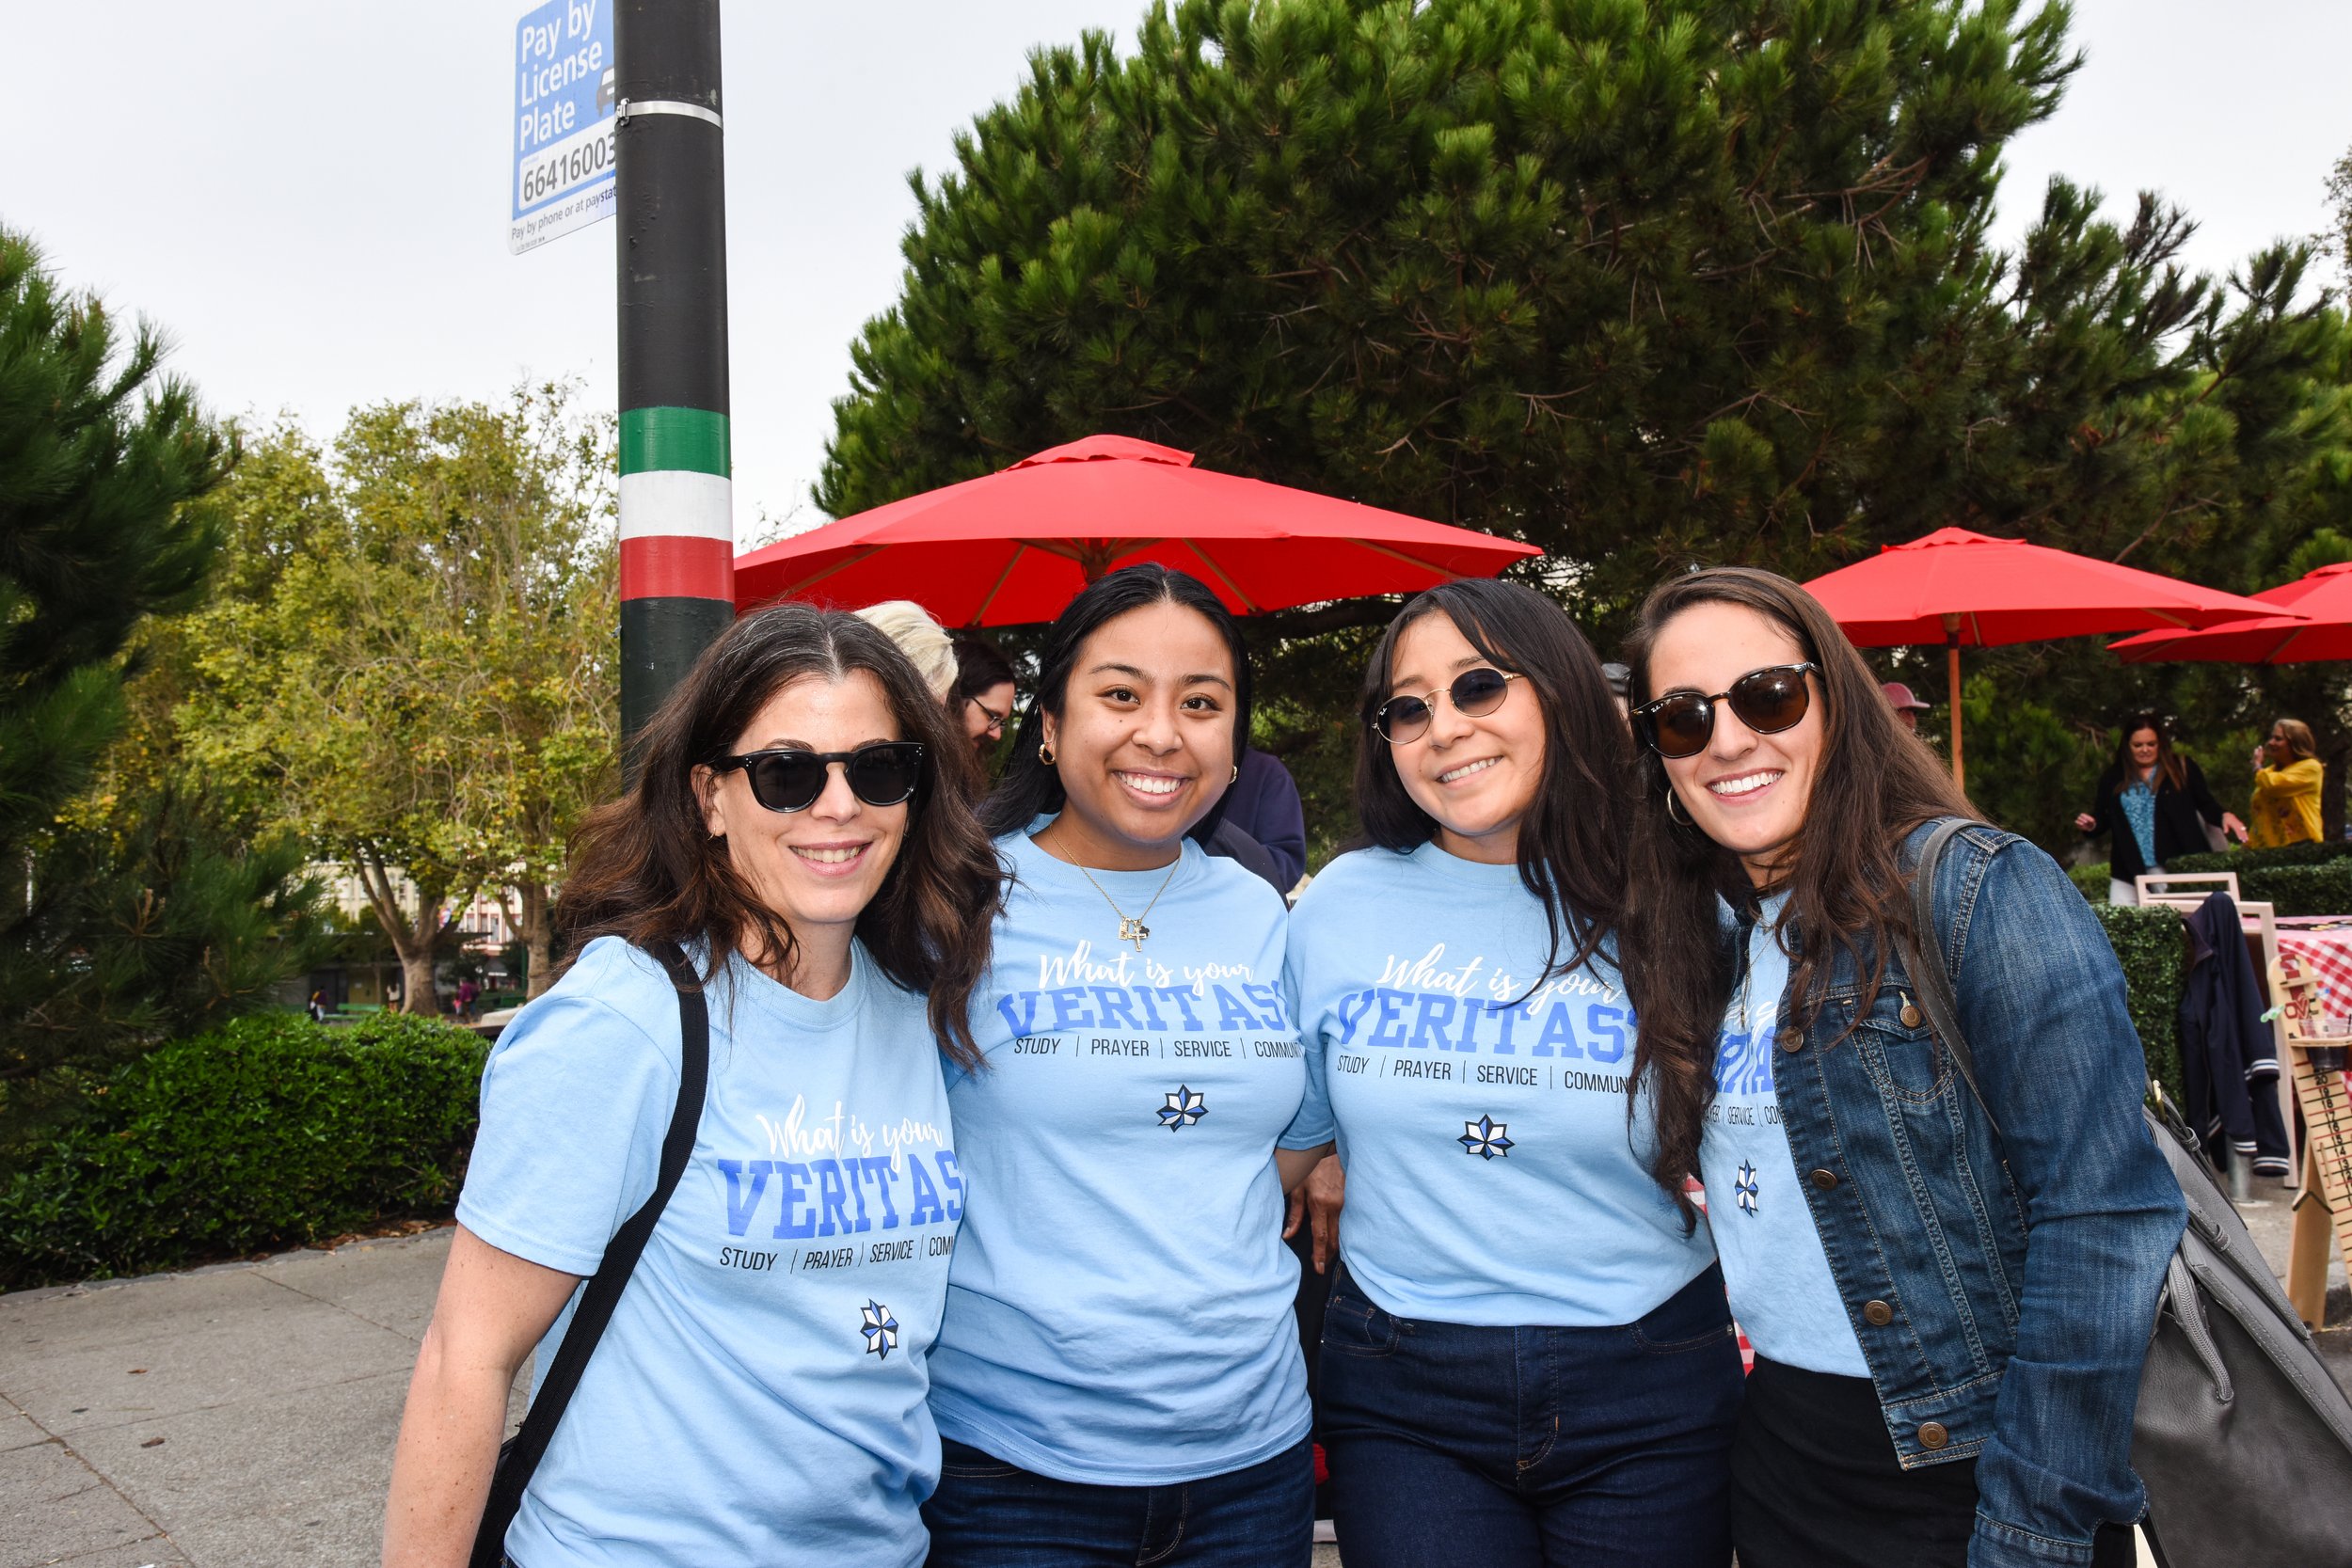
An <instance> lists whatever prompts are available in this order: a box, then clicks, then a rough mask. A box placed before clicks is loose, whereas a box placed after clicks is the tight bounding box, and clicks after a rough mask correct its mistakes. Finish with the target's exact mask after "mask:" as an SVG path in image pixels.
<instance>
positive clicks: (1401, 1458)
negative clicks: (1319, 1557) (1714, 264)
mask: <svg viewBox="0 0 2352 1568" xmlns="http://www.w3.org/2000/svg"><path fill="white" fill-rule="evenodd" d="M1362 718H1363V729H1362V731H1361V734H1360V744H1359V752H1358V762H1357V768H1356V801H1357V810H1358V813H1359V817H1360V819H1361V821H1362V824H1363V829H1364V834H1365V836H1366V837H1367V838H1369V839H1370V840H1371V841H1372V845H1373V847H1369V848H1364V849H1359V850H1356V851H1355V852H1353V853H1350V854H1346V855H1343V856H1341V857H1339V858H1338V859H1337V860H1335V861H1333V862H1332V863H1331V864H1330V865H1329V866H1327V868H1325V870H1324V872H1323V873H1322V875H1320V876H1319V877H1317V878H1316V879H1314V881H1313V882H1312V883H1311V885H1310V886H1309V887H1308V889H1307V892H1306V894H1305V895H1303V896H1302V897H1301V898H1300V900H1299V903H1298V908H1297V910H1296V911H1295V913H1294V915H1293V917H1292V922H1291V940H1290V960H1289V971H1288V973H1289V976H1290V990H1291V995H1292V998H1293V1000H1294V1001H1295V1004H1296V1005H1297V1007H1298V1011H1299V1022H1300V1030H1301V1035H1302V1037H1303V1038H1304V1040H1305V1041H1306V1044H1307V1051H1308V1057H1309V1064H1310V1072H1311V1082H1312V1083H1313V1085H1315V1087H1316V1089H1317V1090H1318V1091H1319V1093H1318V1099H1327V1109H1328V1115H1329V1117H1330V1120H1329V1121H1328V1122H1325V1123H1323V1124H1322V1125H1321V1126H1317V1125H1312V1124H1311V1123H1310V1122H1309V1121H1308V1120H1307V1119H1306V1118H1304V1117H1302V1120H1301V1125H1300V1127H1299V1129H1298V1130H1297V1131H1298V1132H1299V1134H1300V1136H1302V1137H1304V1136H1311V1135H1314V1134H1317V1133H1319V1132H1323V1131H1324V1130H1325V1129H1326V1128H1327V1127H1331V1126H1334V1125H1335V1126H1336V1131H1337V1134H1338V1140H1339V1148H1340V1158H1341V1161H1342V1164H1343V1165H1344V1167H1345V1171H1346V1178H1347V1186H1346V1203H1347V1210H1346V1220H1345V1223H1344V1224H1343V1226H1342V1227H1341V1230H1340V1256H1341V1267H1340V1270H1339V1273H1338V1275H1337V1276H1336V1278H1335V1279H1334V1281H1333V1284H1332V1288H1331V1298H1330V1304H1329V1307H1328V1308H1327V1313H1326V1316H1325V1318H1324V1330H1323V1358H1322V1383H1321V1388H1320V1398H1321V1401H1322V1405H1321V1416H1322V1434H1323V1440H1324V1444H1325V1447H1326V1448H1327V1450H1328V1452H1329V1458H1330V1470H1331V1486H1332V1507H1333V1513H1334V1516H1335V1520H1336V1523H1337V1525H1338V1527H1339V1535H1340V1539H1341V1541H1342V1542H1343V1543H1344V1544H1345V1546H1346V1551H1347V1561H1348V1565H1349V1568H1387V1565H1395V1568H1419V1565H1423V1564H1428V1563H1435V1562H1446V1561H1456V1560H1459V1561H1465V1562H1477V1563H1480V1564H1485V1565H1488V1568H1519V1565H1522V1564H1524V1565H1530V1568H1533V1565H1536V1564H1547V1563H1558V1564H1565V1563H1585V1562H1604V1561H1605V1562H1609V1563H1612V1564H1619V1565H1627V1564H1631V1565H1639V1568H1652V1565H1654V1568H1722V1565H1723V1564H1724V1562H1725V1561H1726V1560H1727V1559H1728V1557H1729V1554H1730V1545H1729V1540H1730V1536H1729V1529H1728V1525H1727V1522H1726V1519H1725V1514H1724V1507H1725V1494H1724V1463H1725V1457H1726V1454H1727V1452H1728V1449H1729V1446H1730V1442H1731V1431H1732V1422H1733V1419H1734V1417H1735V1414H1736V1412H1737V1410H1738V1408H1739V1402H1740V1351H1739V1346H1738V1344H1737V1342H1736V1341H1735V1340H1734V1338H1733V1337H1732V1332H1731V1321H1730V1317H1729V1314H1728V1313H1727V1312H1726V1310H1725V1308H1724V1287H1723V1280H1722V1278H1721V1277H1720V1275H1717V1273H1716V1271H1715V1269H1714V1266H1713V1265H1714V1254H1713V1251H1712V1249H1711V1248H1710V1247H1709V1246H1708V1241H1707V1238H1706V1236H1705V1235H1704V1234H1692V1232H1691V1231H1690V1229H1689V1228H1688V1227H1686V1226H1684V1225H1683V1223H1682V1217H1681V1214H1680V1213H1679V1212H1678V1211H1677V1209H1676V1207H1675V1204H1674V1202H1673V1201H1672V1200H1671V1199H1670V1198H1669V1197H1667V1196H1665V1195H1663V1194H1661V1192H1660V1191H1659V1190H1658V1189H1657V1187H1655V1186H1654V1185H1653V1184H1652V1183H1651V1181H1650V1178H1649V1171H1648V1168H1647V1161H1648V1158H1649V1152H1648V1150H1649V1145H1650V1136H1649V1129H1648V1126H1647V1117H1646V1113H1645V1112H1644V1111H1639V1110H1637V1112H1636V1114H1635V1116H1634V1117H1633V1118H1632V1120H1631V1121H1630V1123H1629V1120H1628V1117H1627V1114H1626V1080H1627V1074H1628V1073H1629V1071H1630V1070H1631V1068H1632V1042H1633V1036H1634V1022H1633V1013H1632V1009H1631V1008H1630V1007H1629V1006H1628V1005H1627V1001H1626V996H1625V990H1624V987H1623V984H1622V982H1621V981H1620V980H1619V979H1618V977H1617V968H1616V963H1615V947H1616V936H1615V930H1614V927H1616V925H1617V922H1618V918H1619V908H1620V904H1621V901H1622V900H1623V898H1624V895H1625V848H1624V845H1625V836H1626V832H1627V831H1628V820H1627V819H1628V817H1629V809H1628V805H1627V801H1626V798H1625V793H1624V789H1623V780H1624V777H1625V772H1626V768H1627V766H1628V765H1629V761H1630V747H1629V740H1628V738H1627V735H1626V729H1625V723H1624V721H1623V720H1622V719H1620V718H1619V717H1618V713H1617V708H1616V705H1615V702H1614V699H1613V697H1612V695H1611V692H1610V689H1609V684H1608V681H1607V679H1606V677H1605V676H1604V675H1603V674H1602V673H1601V667H1600V662H1599V660H1598V659H1597V658H1596V657H1594V656H1593V650H1592V648H1591V647H1590V645H1588V644H1587V643H1586V642H1585V641H1584V639H1583V637H1582V636H1581V635H1580V634H1579V633H1578V631H1577V629H1576V628H1575V626H1573V625H1571V624H1570V622H1569V621H1568V619H1567V617H1566V616H1565V615H1563V614H1562V613H1561V611H1560V607H1559V606H1558V605H1556V604H1554V603H1552V602H1551V601H1550V600H1549V599H1547V598H1545V597H1544V596H1543V595H1541V594H1537V593H1535V592H1534V590H1532V589H1528V588H1523V587H1519V586H1518V585H1516V584H1510V583H1502V582H1489V581H1475V580H1473V581H1465V582H1456V583H1450V584H1448V585H1446V586H1444V587H1442V588H1435V589H1432V590H1430V591H1429V592H1427V593H1425V594H1422V595H1421V596H1420V597H1419V598H1416V599H1415V600H1413V601H1412V602H1411V603H1410V604H1408V605H1406V608H1405V610H1404V611H1403V613H1401V614H1400V615H1399V616H1398V617H1397V619H1396V620H1395V622H1394V623H1393V624H1391V626H1390V627H1389V629H1388V633H1387V635H1386V636H1384V637H1383V638H1382V639H1381V641H1380V644H1379V646H1378V648H1377V649H1376V650H1375V653H1374V655H1373V659H1372V666H1371V669H1370V670H1369V671H1368V672H1367V673H1366V675H1365V681H1364V695H1363V708H1362ZM1316 1109H1317V1110H1321V1109H1323V1107H1322V1106H1320V1105H1319V1106H1317V1107H1316Z"/></svg>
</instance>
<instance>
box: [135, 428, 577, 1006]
mask: <svg viewBox="0 0 2352 1568" xmlns="http://www.w3.org/2000/svg"><path fill="white" fill-rule="evenodd" d="M610 446H611V431H610V426H609V421H607V422H605V423H596V422H587V423H582V422H580V421H579V420H575V419H574V418H573V417H572V415H571V413H570V410H569V408H568V405H567V402H566V397H565V394H564V391H563V389H561V388H539V389H537V390H528V391H523V392H518V393H517V394H516V396H515V397H514V398H513V399H512V400H511V401H510V402H508V403H507V404H504V405H502V406H495V407H494V406H488V405H485V404H449V405H444V406H440V407H427V406H424V405H421V404H414V403H402V404H384V405H380V406H377V407H373V408H364V409H361V410H358V412H356V413H355V414H353V415H352V417H351V419H350V420H349V422H348V423H347V424H346V425H345V427H344V429H343V432H342V436H340V437H339V438H338V439H337V441H336V443H335V447H334V451H333V452H332V454H331V457H330V456H329V455H328V454H326V453H323V452H321V451H317V450H316V449H315V448H314V447H313V446H312V445H311V444H310V442H309V441H308V440H307V439H306V438H305V437H304V436H302V435H301V434H300V433H299V432H298V431H294V430H291V429H286V430H280V431H278V432H277V433H276V434H274V435H273V436H270V437H269V439H268V440H266V441H264V442H262V444H261V445H260V447H259V448H258V450H257V451H256V452H255V455H254V460H253V461H252V462H251V463H249V464H248V465H247V467H246V469H245V470H244V471H242V472H241V473H240V475H239V478H238V481H237V482H236V483H235V484H233V485H232V486H231V487H230V492H229V495H228V501H229V506H230V511H231V514H232V515H233V518H234V523H235V526H234V527H233V528H232V529H231V536H232V539H233V540H234V546H235V547H234V551H233V560H232V565H231V568H230V573H231V578H230V588H229V589H228V591H226V592H225V593H224V594H222V596H221V598H220V599H219V600H218V601H217V602H216V603H215V605H213V606H212V607H211V608H209V609H207V610H205V611H203V612H202V613H201V614H199V615H198V616H195V617H192V618H191V620H190V621H189V623H188V626H187V636H188V639H189V641H190V644H191V647H192V651H193V652H192V659H191V670H192V679H191V685H190V688H189V690H188V692H187V694H186V696H185V699H184V701H183V703H182V705H181V706H180V708H179V710H178V711H179V716H180V718H179V721H180V723H181V725H182V727H183V731H184V733H185V734H186V735H187V736H188V737H189V739H190V743H191V746H192V748H193V751H194V752H195V754H196V755H197V756H199V758H200V759H201V760H202V762H203V763H204V764H205V765H206V766H207V767H208V768H211V769H212V770H214V772H215V775H216V776H218V777H221V778H224V779H227V780H230V781H234V782H235V784H236V786H237V787H239V788H242V789H244V790H246V791H248V792H251V793H254V794H257V795H260V796H262V797H264V798H266V799H267V800H269V801H271V802H272V809H273V811H274V813H275V815H276V816H277V817H278V820H279V821H280V822H281V823H282V824H283V826H284V827H285V829H286V830H287V831H288V832H290V833H291V834H292V835H293V836H294V838H296V839H297V840H298V841H299V842H301V843H303V844H305V845H307V846H309V847H310V848H311V849H312V850H313V851H314V852H315V853H318V854H320V855H322V856H325V857H326V858H329V859H332V860H334V861H337V862H339V863H342V864H343V865H345V866H347V867H348V868H349V869H350V870H351V872H352V874H353V875H355V876H356V877H357V878H358V879H359V881H360V882H361V884H362V886H363V887H364V888H365V889H366V893H367V897H368V902H369V906H370V908H371V910H372V911H373V913H374V916H375V918H376V921H377V923H378V924H379V925H380V926H381V927H383V929H384V932H385V934H386V936H387V937H388V938H389V941H390V942H391V943H392V946H393V948H394V950H395V951H396V952H397V953H398V954H399V956H400V959H401V963H402V967H403V972H404V977H405V999H406V1005H407V1006H408V1008H409V1009H410V1010H411V1011H415V1012H425V1011H431V1010H434V1009H435V1007H436V999H435V990H434V979H433V960H434V949H435V946H436V944H437V943H438V942H442V941H444V940H446V939H447V938H448V936H449V935H450V933H451V931H452V929H453V923H454V921H455V920H456V918H457V917H458V914H459V913H460V911H462V908H463V906H464V903H465V902H466V900H468V899H469V897H470V896H471V895H472V894H473V893H474V892H475V891H477V890H483V889H487V890H489V891H491V892H493V893H494V894H497V895H501V897H503V898H505V899H506V900H507V901H508V904H509V908H510V910H511V911H513V913H514V915H515V918H516V922H517V924H518V925H519V926H520V927H521V929H522V931H523V933H524V936H525V939H526V941H527V942H528V943H529V947H530V953H531V972H532V985H533V987H534V989H537V988H543V987H544V986H545V985H546V983H547V977H548V972H549V970H550V968H551V964H550V962H549V953H548V947H549V932H550V927H549V923H548V905H549V888H550V885H551V884H552V883H553V881H554V880H555V879H556V878H557V877H558V876H559V875H560V870H561V865H562V861H563V854H564V841H565V839H566V838H567V836H568V835H569V833H570V832H571V829H572V827H573V825H574V824H575V822H576V821H577V819H578V817H579V816H580V812H581V811H583V810H584V809H585V807H586V806H587V805H588V804H590V803H591V802H593V801H594V800H596V799H597V798H598V797H599V796H600V794H601V793H602V792H603V791H604V790H605V789H607V788H608V787H609V786H610V784H611V782H612V764H613V756H614V746H615V737H614V713H613V709H614V705H613V702H612V690H613V689H614V688H615V686H616V684H617V681H616V675H615V673H614V657H615V654H616V649H615V648H614V646H613V635H614V634H613V629H612V628H613V625H614V616H613V606H612V601H613V594H614V570H615V568H614V551H613V544H612V529H611V526H610V525H611V519H612V483H611V479H610V477H609V476H610V474H611V472H612V458H611V452H610V451H609V448H610ZM248 480H249V483H248Z"/></svg>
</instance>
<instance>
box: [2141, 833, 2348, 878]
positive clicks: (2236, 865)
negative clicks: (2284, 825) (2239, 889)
mask: <svg viewBox="0 0 2352 1568" xmlns="http://www.w3.org/2000/svg"><path fill="white" fill-rule="evenodd" d="M2346 856H2352V839H2334V840H2328V839H2321V840H2319V841H2318V842H2316V843H2312V844H2281V845H2280V846H2278V847H2276V848H2271V849H2243V848H2241V849H2212V850H2207V851H2205V852H2204V853H2202V854H2196V855H2175V856H2173V857H2172V869H2173V870H2175V871H2234V872H2236V873H2238V875H2239V876H2241V877H2243V876H2244V875H2245V874H2246V872H2247V870H2248V868H2249V867H2257V866H2280V865H2325V864H2327V863H2328V862H2330V861H2340V860H2343V859H2344V858H2345V857H2346Z"/></svg>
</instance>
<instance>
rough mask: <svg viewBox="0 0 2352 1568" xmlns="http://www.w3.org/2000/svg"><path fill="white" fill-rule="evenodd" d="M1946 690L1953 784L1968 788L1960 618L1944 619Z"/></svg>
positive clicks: (1950, 616) (1948, 616)
mask: <svg viewBox="0 0 2352 1568" xmlns="http://www.w3.org/2000/svg"><path fill="white" fill-rule="evenodd" d="M1944 688H1945V689H1946V690H1947V691H1948V692H1950V693H1951V699H1952V783H1954V784H1958V785H1960V787H1961V788H1962V789H1963V790H1965V789H1966V788H1967V787H1968V767H1967V764H1965V763H1963V762H1962V761H1961V759H1960V617H1959V616H1957V615H1947V616H1945V617H1944Z"/></svg>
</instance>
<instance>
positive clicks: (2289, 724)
mask: <svg viewBox="0 0 2352 1568" xmlns="http://www.w3.org/2000/svg"><path fill="white" fill-rule="evenodd" d="M2270 727H2271V728H2272V729H2274V730H2277V731H2278V732H2279V733H2280V735H2282V736H2286V737H2287V754H2288V755H2289V756H2291V757H2294V758H2295V759H2296V761H2298V762H2300V761H2302V760H2303V759H2304V758H2307V757H2315V756H2317V755H2318V754H2319V743H2318V742H2317V741H2316V740H2313V739H2312V727H2311V726H2310V725H2309V724H2306V723H2305V722H2303V721H2301V720H2300V719H2278V720H2273V721H2271V725H2270Z"/></svg>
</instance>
